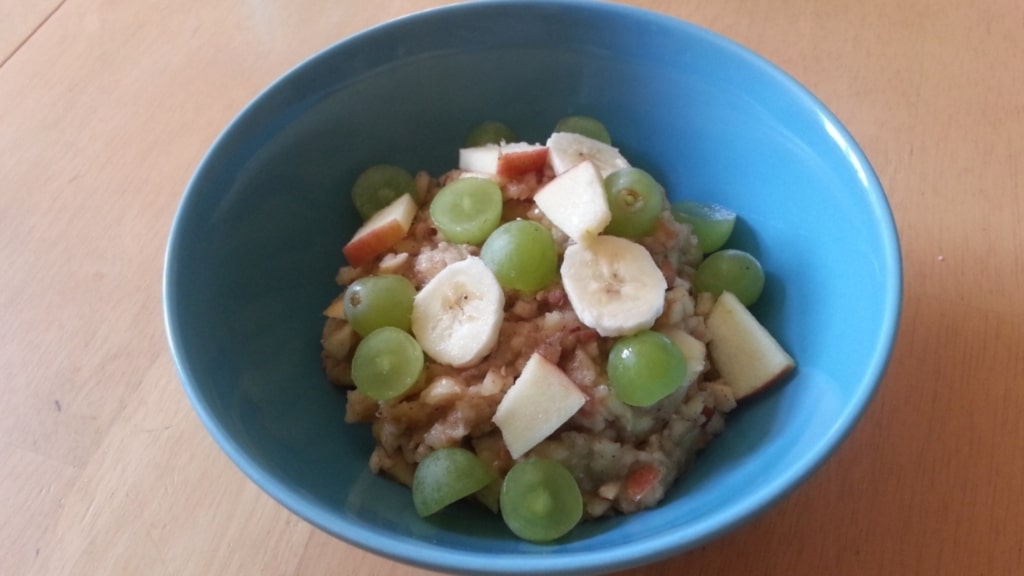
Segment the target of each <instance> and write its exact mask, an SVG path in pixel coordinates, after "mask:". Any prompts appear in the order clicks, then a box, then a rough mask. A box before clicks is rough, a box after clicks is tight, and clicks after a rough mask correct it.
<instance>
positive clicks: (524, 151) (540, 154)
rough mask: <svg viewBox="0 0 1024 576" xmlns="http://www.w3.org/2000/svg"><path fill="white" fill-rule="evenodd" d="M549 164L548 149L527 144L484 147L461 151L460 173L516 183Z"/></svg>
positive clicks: (486, 145)
mask: <svg viewBox="0 0 1024 576" xmlns="http://www.w3.org/2000/svg"><path fill="white" fill-rule="evenodd" d="M547 162H548V148H547V146H543V145H540V144H528V143H526V142H512V143H510V144H485V145H484V146H474V147H472V148H462V149H461V150H459V169H460V170H467V171H469V172H479V173H482V174H494V175H497V176H499V177H500V178H503V179H507V180H514V179H516V178H519V177H520V176H522V175H523V174H527V173H529V172H539V171H541V170H543V169H544V167H545V166H546V165H547Z"/></svg>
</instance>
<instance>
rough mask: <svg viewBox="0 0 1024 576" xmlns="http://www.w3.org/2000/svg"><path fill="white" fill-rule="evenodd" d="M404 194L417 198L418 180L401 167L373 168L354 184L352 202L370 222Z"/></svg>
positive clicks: (368, 169) (360, 176) (384, 166)
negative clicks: (382, 209) (378, 212)
mask: <svg viewBox="0 0 1024 576" xmlns="http://www.w3.org/2000/svg"><path fill="white" fill-rule="evenodd" d="M402 194H409V195H411V196H412V197H413V198H416V180H415V179H414V178H413V176H412V174H410V173H409V171H408V170H406V169H405V168H402V167H401V166H392V165H391V164H378V165H376V166H371V167H369V168H367V169H366V170H364V171H363V173H362V174H360V175H359V176H358V177H357V178H356V181H355V183H354V184H352V202H353V203H354V204H355V205H356V210H357V211H358V212H359V215H360V216H362V217H363V220H368V219H369V218H370V216H373V215H374V214H375V213H376V212H377V211H379V210H380V209H381V208H384V207H385V206H387V205H388V204H391V202H392V201H393V200H394V199H395V198H398V197H399V196H401V195H402Z"/></svg>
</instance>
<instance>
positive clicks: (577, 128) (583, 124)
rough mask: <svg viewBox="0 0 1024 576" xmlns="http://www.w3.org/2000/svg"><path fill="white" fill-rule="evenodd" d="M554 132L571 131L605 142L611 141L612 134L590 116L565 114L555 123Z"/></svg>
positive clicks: (609, 142)
mask: <svg viewBox="0 0 1024 576" xmlns="http://www.w3.org/2000/svg"><path fill="white" fill-rule="evenodd" d="M555 132H572V133H573V134H582V135H583V136H586V137H587V138H593V139H594V140H597V141H599V142H604V143H605V144H611V143H612V136H611V134H609V133H608V129H607V128H605V126H604V124H602V123H601V121H600V120H597V119H596V118H591V117H590V116H566V117H565V118H562V119H561V120H559V121H558V124H555Z"/></svg>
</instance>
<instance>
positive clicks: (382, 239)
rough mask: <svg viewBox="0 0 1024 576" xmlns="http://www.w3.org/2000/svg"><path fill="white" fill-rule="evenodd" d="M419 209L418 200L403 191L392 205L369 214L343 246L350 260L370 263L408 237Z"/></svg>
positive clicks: (343, 250) (358, 264)
mask: <svg viewBox="0 0 1024 576" xmlns="http://www.w3.org/2000/svg"><path fill="white" fill-rule="evenodd" d="M417 210H418V207H417V206H416V201H415V200H413V199H412V196H410V195H408V194H402V195H401V196H399V197H398V198H395V199H394V200H393V201H392V202H391V204H388V205H387V206H385V207H384V208H382V209H381V210H379V211H378V212H377V213H376V214H374V215H373V216H370V219H369V220H367V221H366V222H364V223H363V225H362V226H360V227H359V229H358V230H356V233H355V235H354V236H352V239H351V240H349V242H348V244H346V245H345V247H344V248H342V249H341V251H342V253H343V254H345V258H346V259H348V263H349V264H350V265H352V266H356V267H359V266H362V265H364V264H369V263H370V262H371V261H373V259H374V258H376V257H377V256H380V255H381V254H383V253H384V252H386V251H387V250H388V249H389V248H391V247H392V246H394V245H395V244H396V243H398V241H399V240H401V239H402V238H405V236H406V234H408V233H409V228H410V227H411V226H412V219H413V218H414V217H415V216H416V211H417Z"/></svg>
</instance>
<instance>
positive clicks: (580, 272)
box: [561, 236, 668, 336]
mask: <svg viewBox="0 0 1024 576" xmlns="http://www.w3.org/2000/svg"><path fill="white" fill-rule="evenodd" d="M561 272H562V285H563V286H564V287H565V294H566V296H568V297H569V303H570V304H572V309H573V310H574V311H575V312H576V316H578V317H579V319H580V322H583V323H584V324H586V325H587V326H589V327H591V328H593V329H594V330H597V332H598V334H600V335H601V336H624V335H628V334H634V333H636V332H638V331H640V330H645V329H647V328H650V327H651V326H653V325H654V321H655V320H657V318H658V316H660V315H661V312H662V310H663V309H664V307H665V290H666V289H667V288H668V283H667V282H666V281H665V276H664V275H663V274H662V273H661V270H660V269H659V268H658V265H657V264H655V263H654V259H653V258H651V253H650V252H648V251H647V249H646V248H644V247H643V246H641V245H640V244H637V243H636V242H632V241H630V240H626V239H625V238H619V237H617V236H597V237H595V238H593V239H592V240H591V241H590V242H587V243H585V244H572V245H570V246H569V247H568V248H566V249H565V257H564V258H563V260H562V269H561Z"/></svg>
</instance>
